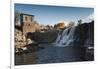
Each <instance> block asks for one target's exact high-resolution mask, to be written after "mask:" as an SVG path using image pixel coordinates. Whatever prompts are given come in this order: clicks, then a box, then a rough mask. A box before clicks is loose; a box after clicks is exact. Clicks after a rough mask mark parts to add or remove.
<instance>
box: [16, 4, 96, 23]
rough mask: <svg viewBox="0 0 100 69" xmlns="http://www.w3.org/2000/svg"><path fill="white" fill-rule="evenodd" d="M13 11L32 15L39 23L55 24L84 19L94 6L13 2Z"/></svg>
mask: <svg viewBox="0 0 100 69" xmlns="http://www.w3.org/2000/svg"><path fill="white" fill-rule="evenodd" d="M15 11H18V12H20V13H25V14H30V15H34V16H35V18H34V20H35V21H37V22H38V23H39V24H45V25H48V24H49V25H55V24H57V23H58V22H59V21H64V23H65V24H66V22H75V23H76V24H77V22H78V20H80V19H86V18H87V17H88V16H90V15H92V14H94V8H86V7H71V6H70V7H69V6H52V5H34V4H17V3H16V4H15Z"/></svg>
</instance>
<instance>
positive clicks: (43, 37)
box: [27, 31, 58, 43]
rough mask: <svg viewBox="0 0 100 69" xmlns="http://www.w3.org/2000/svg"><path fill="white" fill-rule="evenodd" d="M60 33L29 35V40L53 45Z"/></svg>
mask: <svg viewBox="0 0 100 69" xmlns="http://www.w3.org/2000/svg"><path fill="white" fill-rule="evenodd" d="M57 34H58V31H48V32H34V33H27V38H30V39H31V40H34V41H35V42H37V43H52V42H54V41H55V40H56V38H57Z"/></svg>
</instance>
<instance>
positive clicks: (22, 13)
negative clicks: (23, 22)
mask: <svg viewBox="0 0 100 69" xmlns="http://www.w3.org/2000/svg"><path fill="white" fill-rule="evenodd" d="M20 15H28V16H34V15H31V14H25V13H21V14H20Z"/></svg>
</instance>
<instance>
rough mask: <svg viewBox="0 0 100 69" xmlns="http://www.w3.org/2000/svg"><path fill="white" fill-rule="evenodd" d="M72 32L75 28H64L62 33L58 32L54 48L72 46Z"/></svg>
mask: <svg viewBox="0 0 100 69" xmlns="http://www.w3.org/2000/svg"><path fill="white" fill-rule="evenodd" d="M74 31H75V26H72V27H69V28H66V29H65V30H63V32H61V31H59V33H58V37H57V39H56V42H55V44H56V46H59V47H66V46H72V45H73V41H74Z"/></svg>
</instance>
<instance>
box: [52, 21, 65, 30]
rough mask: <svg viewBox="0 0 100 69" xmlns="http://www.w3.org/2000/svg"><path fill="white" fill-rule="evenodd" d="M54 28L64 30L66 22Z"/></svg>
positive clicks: (61, 22)
mask: <svg viewBox="0 0 100 69" xmlns="http://www.w3.org/2000/svg"><path fill="white" fill-rule="evenodd" d="M54 28H56V29H63V28H65V23H64V21H60V22H59V23H58V24H55V25H54Z"/></svg>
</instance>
